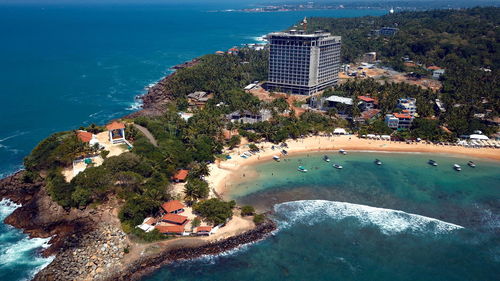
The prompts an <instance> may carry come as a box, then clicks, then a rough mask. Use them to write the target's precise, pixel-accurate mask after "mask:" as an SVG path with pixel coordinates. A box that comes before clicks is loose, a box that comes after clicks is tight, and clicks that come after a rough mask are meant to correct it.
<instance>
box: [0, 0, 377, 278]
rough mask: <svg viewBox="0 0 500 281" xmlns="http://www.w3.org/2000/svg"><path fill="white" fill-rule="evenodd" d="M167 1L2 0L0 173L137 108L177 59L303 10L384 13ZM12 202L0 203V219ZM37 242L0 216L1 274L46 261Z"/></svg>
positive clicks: (289, 19) (249, 36)
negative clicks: (56, 138)
mask: <svg viewBox="0 0 500 281" xmlns="http://www.w3.org/2000/svg"><path fill="white" fill-rule="evenodd" d="M168 2H169V3H172V2H176V3H175V4H164V5H152V4H129V5H125V4H123V5H108V4H94V5H91V4H89V5H84V4H80V5H76V4H75V5H72V4H71V5H70V4H65V5H63V4H61V5H56V4H53V5H43V4H33V5H16V4H14V5H8V4H0V38H2V44H0V74H1V75H0V85H1V88H0V99H1V103H0V177H4V176H6V175H8V174H10V173H12V172H14V171H16V170H18V169H20V168H22V159H23V157H24V156H25V155H26V154H28V153H29V151H30V150H31V149H32V148H33V147H34V146H35V145H36V144H37V143H38V142H39V141H40V140H41V139H43V138H45V137H47V136H48V135H49V134H51V133H53V132H56V131H61V130H70V129H77V128H78V127H79V126H81V125H87V124H90V123H98V124H104V123H105V122H106V121H107V120H109V119H112V118H117V117H120V116H123V115H125V114H128V113H130V112H132V111H133V110H136V109H137V106H138V104H137V102H136V101H135V100H134V96H136V95H138V94H142V93H144V91H145V90H144V87H145V86H147V85H148V84H151V83H154V82H156V81H157V80H159V79H160V78H161V77H163V76H164V75H166V74H168V73H169V72H170V70H169V68H170V67H171V66H173V65H175V64H178V63H182V62H184V61H187V60H190V59H192V58H194V57H197V56H200V55H203V54H206V53H212V52H215V51H217V50H226V49H229V48H231V47H232V46H237V45H239V44H242V43H256V42H258V41H257V37H260V36H262V35H264V34H266V33H268V32H271V31H276V30H282V29H285V28H287V27H289V26H290V25H292V24H294V23H296V22H298V21H299V20H301V19H302V18H304V16H333V17H355V16H362V15H367V14H371V15H381V14H384V13H385V12H384V11H373V10H372V11H362V10H355V11H354V10H340V11H307V12H287V13H219V12H209V11H210V10H221V9H226V8H239V7H238V4H237V3H233V4H227V1H226V4H217V3H214V2H215V1H211V2H212V4H211V5H210V6H209V5H206V6H200V5H199V4H198V5H187V4H179V3H182V1H168ZM235 2H237V1H235ZM13 208H14V206H12V205H9V204H8V203H7V202H6V201H4V202H2V203H1V204H0V211H1V212H2V214H5V216H4V215H2V217H0V221H3V218H4V217H6V216H7V214H8V213H10V212H12V211H13ZM44 243H45V241H42V240H36V239H35V240H30V239H27V238H26V235H24V234H22V233H21V232H20V231H18V230H16V229H13V228H11V227H9V226H6V225H4V224H1V223H0V280H23V279H29V277H30V276H32V275H33V274H34V273H35V272H36V271H37V270H38V269H39V268H40V267H41V266H43V265H45V264H47V263H48V262H49V261H50V259H41V258H39V257H38V255H37V249H40V248H41V246H42V245H44ZM13 253H15V255H14V254H13Z"/></svg>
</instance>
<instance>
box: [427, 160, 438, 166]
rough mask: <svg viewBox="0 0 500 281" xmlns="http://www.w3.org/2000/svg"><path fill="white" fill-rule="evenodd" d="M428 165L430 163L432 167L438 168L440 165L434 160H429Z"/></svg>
mask: <svg viewBox="0 0 500 281" xmlns="http://www.w3.org/2000/svg"><path fill="white" fill-rule="evenodd" d="M427 163H429V165H432V166H437V165H438V163H437V162H436V161H434V160H432V159H431V160H429V162H427Z"/></svg>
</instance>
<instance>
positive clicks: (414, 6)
mask: <svg viewBox="0 0 500 281" xmlns="http://www.w3.org/2000/svg"><path fill="white" fill-rule="evenodd" d="M483 5H500V3H494V2H493V1H487V0H479V1H465V0H462V1H447V0H443V1H425V0H424V1H415V0H414V1H387V2H383V1H318V2H314V1H304V2H303V3H297V2H290V3H287V2H283V3H279V4H276V3H272V4H271V3H270V4H262V5H255V6H253V7H248V8H243V9H226V10H222V11H219V12H249V13H265V12H291V11H307V10H339V9H365V10H366V9H376V10H386V11H390V10H393V11H403V10H404V11H421V10H429V9H437V8H443V7H447V8H449V9H459V8H464V7H474V6H483Z"/></svg>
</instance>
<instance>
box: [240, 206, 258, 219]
mask: <svg viewBox="0 0 500 281" xmlns="http://www.w3.org/2000/svg"><path fill="white" fill-rule="evenodd" d="M254 213H255V208H254V207H253V206H250V205H245V206H243V207H241V215H242V216H251V215H253V214H254Z"/></svg>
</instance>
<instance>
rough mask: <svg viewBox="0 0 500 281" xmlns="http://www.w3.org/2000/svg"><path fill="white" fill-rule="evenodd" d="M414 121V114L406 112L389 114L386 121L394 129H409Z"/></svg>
mask: <svg viewBox="0 0 500 281" xmlns="http://www.w3.org/2000/svg"><path fill="white" fill-rule="evenodd" d="M412 122H413V116H411V115H410V114H405V113H394V114H387V115H386V116H385V123H386V124H387V126H388V127H389V128H392V129H409V128H410V127H411V123H412Z"/></svg>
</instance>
